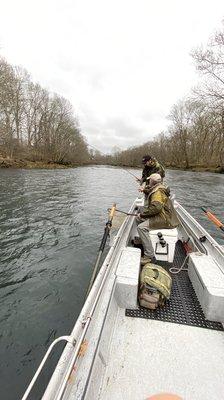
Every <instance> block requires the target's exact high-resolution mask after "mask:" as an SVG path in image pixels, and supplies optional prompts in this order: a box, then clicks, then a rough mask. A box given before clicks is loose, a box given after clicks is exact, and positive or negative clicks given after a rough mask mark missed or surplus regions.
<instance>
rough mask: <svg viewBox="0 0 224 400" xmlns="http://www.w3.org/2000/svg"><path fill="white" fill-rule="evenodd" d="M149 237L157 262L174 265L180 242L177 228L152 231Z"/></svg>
mask: <svg viewBox="0 0 224 400" xmlns="http://www.w3.org/2000/svg"><path fill="white" fill-rule="evenodd" d="M149 236H150V239H151V242H152V247H153V250H154V255H155V258H156V260H159V261H167V262H169V263H172V262H173V259H174V253H175V246H176V242H177V241H178V230H177V228H173V229H154V230H150V231H149Z"/></svg>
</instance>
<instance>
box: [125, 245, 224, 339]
mask: <svg viewBox="0 0 224 400" xmlns="http://www.w3.org/2000/svg"><path fill="white" fill-rule="evenodd" d="M185 257H186V254H185V251H184V248H183V245H182V243H181V242H178V243H177V245H176V249H175V256H174V263H173V265H174V266H178V267H180V266H181V265H182V263H183V261H184V259H185ZM158 264H159V265H161V266H162V267H164V268H165V269H166V270H169V268H170V266H171V264H168V263H166V262H162V261H158ZM171 275H172V280H173V284H172V292H171V296H170V300H168V301H167V302H166V305H165V306H164V307H162V308H157V309H156V310H149V309H147V308H144V307H139V308H138V309H136V310H130V309H126V310H125V315H126V316H127V317H135V318H146V319H154V320H159V321H165V322H173V323H176V324H185V325H190V326H197V327H200V328H207V329H213V330H217V331H224V328H223V326H222V324H221V323H219V322H212V321H207V320H206V319H205V317H204V313H203V311H202V308H201V306H200V303H199V301H198V299H197V296H196V294H195V292H194V289H193V286H192V284H191V281H190V279H189V277H188V273H187V271H181V272H180V273H179V274H171Z"/></svg>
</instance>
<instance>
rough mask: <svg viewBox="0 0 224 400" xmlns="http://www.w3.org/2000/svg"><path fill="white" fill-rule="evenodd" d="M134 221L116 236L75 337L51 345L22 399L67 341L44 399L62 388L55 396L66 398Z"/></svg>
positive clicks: (55, 397)
mask: <svg viewBox="0 0 224 400" xmlns="http://www.w3.org/2000/svg"><path fill="white" fill-rule="evenodd" d="M134 206H135V203H134V204H133V205H132V207H131V209H130V211H129V212H132V211H133V208H134ZM131 219H133V217H131V216H130V217H127V219H126V220H125V221H124V223H123V224H122V226H121V228H120V229H119V231H118V233H117V235H116V236H115V237H114V241H113V245H112V246H111V248H110V250H109V252H108V254H107V256H106V258H105V260H104V263H103V266H102V268H101V269H100V271H99V273H98V275H97V278H96V280H95V282H94V283H93V286H92V288H91V291H90V293H89V295H88V297H87V299H86V301H85V304H84V306H83V308H82V310H81V313H80V315H79V317H78V320H77V321H76V324H75V326H74V328H73V331H72V332H71V335H69V336H61V337H59V338H57V339H56V340H55V341H54V342H52V343H51V345H50V347H49V348H48V350H47V352H46V354H45V355H44V357H43V359H42V361H41V363H40V365H39V367H38V369H37V371H36V373H35V375H34V377H33V379H32V380H31V382H30V384H29V386H28V387H27V390H26V392H25V393H24V395H23V397H22V399H21V400H26V399H27V398H28V396H29V394H30V392H31V390H32V389H33V386H34V384H35V382H36V380H37V378H38V376H39V375H40V372H41V371H42V369H43V367H44V365H45V363H46V361H47V359H48V357H49V355H50V353H51V351H52V349H53V348H54V347H55V345H56V344H57V343H59V342H60V341H63V340H64V341H66V342H67V345H66V347H65V348H64V350H63V354H62V355H61V357H62V356H63V362H62V363H61V365H60V367H56V370H55V371H54V373H53V375H52V377H51V379H50V382H49V384H48V386H47V389H46V391H45V393H44V395H43V399H50V398H52V394H53V392H54V391H55V387H56V386H57V387H58V386H59V389H58V391H57V393H56V395H55V396H54V399H55V400H60V399H61V398H62V396H63V394H64V392H65V389H66V385H67V382H68V379H69V377H70V375H71V372H72V369H73V366H74V364H75V362H76V359H77V357H78V355H79V352H80V349H81V346H82V343H83V340H84V338H85V335H86V332H87V329H88V327H89V324H90V322H91V320H92V316H93V313H94V310H95V308H96V306H97V303H98V300H99V297H100V295H101V292H102V290H103V287H104V284H105V281H106V279H107V276H108V274H109V272H110V268H108V267H109V265H110V264H111V263H112V262H113V257H115V253H114V250H115V248H116V247H117V246H118V245H119V243H120V241H121V239H122V240H124V237H123V232H124V231H125V229H126V227H127V224H128V223H129V222H130V220H131ZM69 345H70V346H69ZM72 349H75V352H74V353H73V354H72V356H71V350H72ZM62 370H63V371H62ZM65 370H66V371H65ZM62 377H63V379H62ZM61 381H62V383H61Z"/></svg>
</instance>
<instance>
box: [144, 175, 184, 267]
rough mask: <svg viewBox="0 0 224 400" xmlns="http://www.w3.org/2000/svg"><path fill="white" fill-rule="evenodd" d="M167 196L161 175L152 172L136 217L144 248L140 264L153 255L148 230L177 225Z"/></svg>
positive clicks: (170, 227)
mask: <svg viewBox="0 0 224 400" xmlns="http://www.w3.org/2000/svg"><path fill="white" fill-rule="evenodd" d="M169 196H170V190H169V188H167V187H165V186H164V185H163V184H162V178H161V176H160V175H159V174H152V175H151V176H150V178H149V186H148V198H147V204H146V206H145V207H144V209H143V211H142V212H141V213H139V214H138V217H137V223H138V227H137V229H138V233H139V236H140V239H141V241H142V244H143V248H144V257H143V259H142V260H141V263H142V264H146V263H147V262H150V261H149V260H151V259H152V258H153V257H154V251H153V248H152V244H151V241H150V237H149V230H150V229H152V230H153V229H173V228H175V227H176V226H178V225H179V220H178V218H177V214H176V211H175V209H174V207H173V204H172V201H171V200H170V198H169Z"/></svg>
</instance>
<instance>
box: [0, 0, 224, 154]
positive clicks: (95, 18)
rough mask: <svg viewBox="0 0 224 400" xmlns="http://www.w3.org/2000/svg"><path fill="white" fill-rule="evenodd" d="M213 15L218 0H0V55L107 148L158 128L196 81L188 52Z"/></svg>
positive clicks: (210, 28)
mask: <svg viewBox="0 0 224 400" xmlns="http://www.w3.org/2000/svg"><path fill="white" fill-rule="evenodd" d="M223 17H224V2H223V0H207V1H205V0H185V1H183V0H156V1H155V0H154V1H152V0H110V1H109V0H38V1H37V0H0V54H1V55H2V56H4V57H5V58H6V59H7V60H8V61H9V62H10V63H13V64H19V65H21V66H23V67H25V68H26V69H27V70H28V71H29V72H30V73H31V76H32V79H33V80H34V81H38V82H40V83H41V85H42V86H44V87H46V88H48V89H49V90H50V91H51V92H57V93H59V94H61V95H63V96H64V97H66V98H68V99H69V100H70V101H71V103H72V104H73V106H74V110H75V113H76V115H77V116H78V119H79V121H80V126H81V130H82V133H83V134H84V136H85V137H86V139H87V141H88V143H89V144H91V145H93V146H95V147H96V148H98V149H99V150H101V151H103V152H108V151H110V150H111V149H112V148H113V146H118V147H120V148H122V149H124V148H127V147H130V146H133V145H139V144H142V143H144V142H146V141H148V140H150V139H151V138H152V137H153V136H155V135H156V134H158V133H159V132H161V131H162V130H165V129H166V127H167V126H168V124H169V121H168V120H167V118H166V117H167V115H168V114H169V111H170V108H171V106H172V105H173V104H174V103H175V102H176V101H177V100H178V99H180V98H182V97H183V96H185V95H187V94H188V93H189V92H190V89H191V88H192V87H193V86H194V85H196V83H197V81H198V75H197V72H196V71H195V67H194V64H193V61H192V59H191V57H190V55H189V53H190V51H191V50H192V48H194V47H196V46H198V45H200V44H202V43H204V44H206V43H207V41H208V38H209V36H210V35H211V34H212V32H214V30H216V29H219V28H220V27H221V21H222V19H223Z"/></svg>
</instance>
